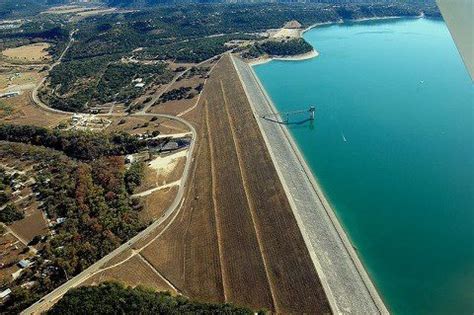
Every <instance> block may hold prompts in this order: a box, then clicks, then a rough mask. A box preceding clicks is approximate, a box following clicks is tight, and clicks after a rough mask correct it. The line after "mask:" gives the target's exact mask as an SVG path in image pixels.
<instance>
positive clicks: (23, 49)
mask: <svg viewBox="0 0 474 315" xmlns="http://www.w3.org/2000/svg"><path fill="white" fill-rule="evenodd" d="M49 47H50V45H49V44H48V43H35V44H30V45H24V46H20V47H15V48H8V49H5V50H4V51H2V55H3V56H4V57H6V58H7V59H11V60H14V61H24V62H39V61H41V62H46V61H49V60H50V59H51V56H50V55H49V53H48V51H47V49H48V48H49Z"/></svg>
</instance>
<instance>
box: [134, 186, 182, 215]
mask: <svg viewBox="0 0 474 315" xmlns="http://www.w3.org/2000/svg"><path fill="white" fill-rule="evenodd" d="M177 192H178V187H177V186H174V187H170V188H164V189H161V190H157V191H154V192H152V193H151V194H149V195H147V196H146V197H142V200H143V206H144V207H143V210H142V211H140V219H142V220H143V221H145V222H147V221H151V220H156V219H158V218H159V217H160V216H161V215H162V214H163V213H164V212H165V210H166V209H168V207H169V206H170V205H171V203H172V202H173V200H174V198H175V197H176V193H177Z"/></svg>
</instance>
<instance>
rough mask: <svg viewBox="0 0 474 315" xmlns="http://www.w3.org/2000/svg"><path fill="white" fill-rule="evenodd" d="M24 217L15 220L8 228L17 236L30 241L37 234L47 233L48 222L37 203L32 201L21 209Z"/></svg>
mask: <svg viewBox="0 0 474 315" xmlns="http://www.w3.org/2000/svg"><path fill="white" fill-rule="evenodd" d="M23 210H24V212H25V217H24V218H23V219H21V220H19V221H15V222H14V223H12V224H11V225H10V228H11V229H12V231H13V232H15V233H16V234H17V235H18V236H19V237H21V238H22V239H24V240H26V241H27V242H30V241H31V240H32V239H33V237H35V236H37V235H47V234H48V232H49V229H48V224H47V222H46V220H45V219H44V217H43V214H42V213H41V210H40V209H38V203H37V202H36V201H33V202H32V203H31V204H30V205H29V206H28V207H27V208H25V209H23Z"/></svg>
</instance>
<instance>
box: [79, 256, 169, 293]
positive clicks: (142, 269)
mask: <svg viewBox="0 0 474 315" xmlns="http://www.w3.org/2000/svg"><path fill="white" fill-rule="evenodd" d="M104 281H119V282H122V283H125V284H126V285H129V286H132V287H136V286H138V285H142V286H145V287H148V288H153V289H156V290H157V291H170V292H171V293H176V291H175V290H174V289H173V288H172V287H170V286H169V285H168V284H167V283H166V281H165V280H164V279H163V278H162V277H161V276H160V275H159V274H158V273H157V272H156V271H155V270H153V268H152V267H151V266H150V265H149V264H147V262H146V260H144V259H143V257H141V256H140V255H136V256H134V257H132V258H130V260H128V261H126V262H125V263H123V264H121V265H118V266H116V267H113V268H111V269H108V270H105V271H102V272H100V273H98V274H96V275H95V276H93V277H91V278H89V279H88V280H87V281H86V282H83V283H82V285H93V284H98V283H101V282H104Z"/></svg>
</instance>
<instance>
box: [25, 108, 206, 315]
mask: <svg viewBox="0 0 474 315" xmlns="http://www.w3.org/2000/svg"><path fill="white" fill-rule="evenodd" d="M142 115H145V116H158V117H164V118H169V119H174V120H177V121H179V122H181V123H183V124H185V125H186V126H187V127H188V128H189V129H190V130H191V133H192V138H193V141H191V145H190V148H189V151H188V154H187V156H186V165H185V167H184V171H183V176H182V179H181V185H180V186H179V189H178V193H177V195H176V197H175V199H174V201H173V203H172V204H171V205H170V207H169V208H168V209H167V210H166V211H165V213H164V214H163V215H162V216H161V217H160V218H159V219H158V220H156V221H155V222H153V223H152V224H151V225H150V226H148V227H147V228H146V229H145V230H143V231H142V232H140V233H139V234H137V235H136V236H135V237H133V238H132V239H130V240H129V241H127V242H126V243H124V244H122V245H121V246H120V247H118V248H116V249H115V250H114V251H112V252H110V253H109V254H108V255H106V256H104V257H103V258H101V259H100V260H99V261H97V262H96V263H94V264H93V265H91V266H90V267H89V268H87V269H86V270H84V271H83V272H81V273H80V274H78V275H77V276H75V277H74V278H72V279H70V280H69V281H67V282H66V283H64V284H63V285H61V286H59V287H58V288H56V289H55V290H54V291H52V292H50V293H49V294H47V295H45V296H44V297H43V298H42V299H41V300H39V301H38V302H36V303H35V304H33V305H31V306H30V307H28V308H27V309H25V310H24V311H23V312H21V314H40V313H41V312H44V311H46V310H48V309H49V308H50V307H51V306H52V305H54V303H56V302H57V301H58V299H60V298H61V297H62V296H63V295H64V294H65V293H66V292H67V291H68V290H69V289H71V288H74V287H76V286H77V285H79V284H81V283H82V282H83V281H85V280H86V279H87V278H89V277H90V276H91V275H92V274H93V273H95V272H97V271H99V270H100V269H101V268H102V267H103V266H104V265H105V264H106V263H107V262H109V261H110V260H111V259H112V258H114V257H116V256H117V255H119V254H121V253H122V252H124V251H126V250H127V249H130V248H131V247H132V246H133V245H134V244H135V243H137V242H138V241H139V240H141V239H142V238H144V237H146V236H148V235H149V234H151V233H152V232H153V231H154V230H155V229H156V228H157V227H159V226H160V225H161V224H162V223H163V222H164V221H165V220H166V219H168V218H169V217H170V216H171V215H172V214H173V213H174V212H175V211H176V210H178V209H179V208H180V207H181V205H182V202H183V201H184V199H183V196H184V192H185V190H186V184H187V180H188V177H189V170H190V167H191V162H192V155H193V153H194V147H195V144H196V137H197V133H196V130H195V129H194V127H193V126H192V125H191V124H190V123H189V122H187V121H186V120H184V119H181V118H178V117H175V116H171V115H158V114H149V113H145V114H141V115H139V116H142Z"/></svg>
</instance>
